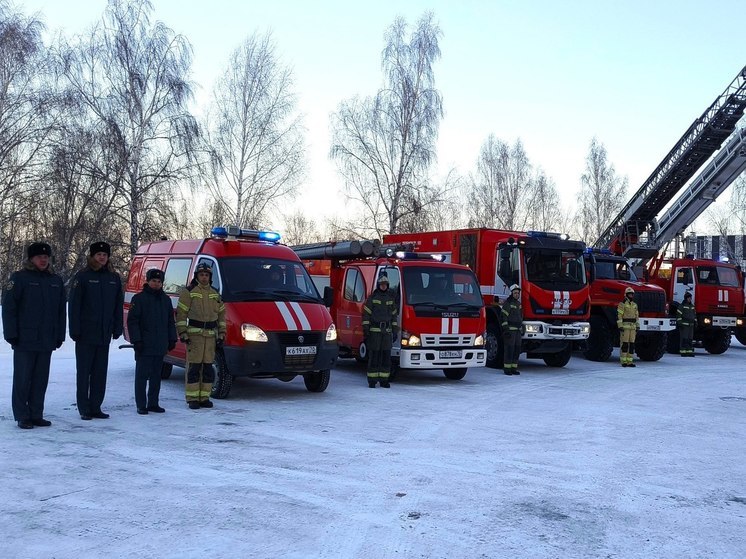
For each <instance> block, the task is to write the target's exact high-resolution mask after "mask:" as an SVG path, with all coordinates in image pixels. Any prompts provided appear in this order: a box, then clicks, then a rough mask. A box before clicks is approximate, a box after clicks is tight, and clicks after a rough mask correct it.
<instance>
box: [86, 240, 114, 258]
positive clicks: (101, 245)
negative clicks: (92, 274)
mask: <svg viewBox="0 0 746 559" xmlns="http://www.w3.org/2000/svg"><path fill="white" fill-rule="evenodd" d="M99 252H105V253H106V254H107V255H109V256H111V245H110V244H109V243H105V242H104V241H99V242H97V243H93V244H92V245H91V250H90V253H89V254H90V255H91V256H93V255H94V254H96V253H99Z"/></svg>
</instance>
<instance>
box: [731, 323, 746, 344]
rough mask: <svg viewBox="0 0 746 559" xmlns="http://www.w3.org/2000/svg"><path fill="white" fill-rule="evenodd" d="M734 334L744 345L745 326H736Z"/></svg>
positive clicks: (745, 340)
mask: <svg viewBox="0 0 746 559" xmlns="http://www.w3.org/2000/svg"><path fill="white" fill-rule="evenodd" d="M733 333H734V334H735V335H736V339H737V340H738V341H739V342H741V343H742V344H743V345H746V326H741V327H740V328H736V329H735V330H734V332H733Z"/></svg>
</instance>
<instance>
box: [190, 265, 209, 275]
mask: <svg viewBox="0 0 746 559" xmlns="http://www.w3.org/2000/svg"><path fill="white" fill-rule="evenodd" d="M200 272H207V273H208V274H210V275H212V266H210V265H209V264H208V263H207V262H200V263H199V264H197V267H196V268H195V269H194V275H195V276H196V275H197V274H199V273H200Z"/></svg>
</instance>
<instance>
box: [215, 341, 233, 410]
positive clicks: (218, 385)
mask: <svg viewBox="0 0 746 559" xmlns="http://www.w3.org/2000/svg"><path fill="white" fill-rule="evenodd" d="M214 366H215V382H213V383H212V392H211V395H212V397H213V398H215V399H217V400H222V399H223V398H227V397H228V394H230V392H231V386H233V375H232V374H231V373H230V371H229V370H228V365H227V363H226V362H225V355H224V354H223V351H222V350H218V351H216V352H215V361H214Z"/></svg>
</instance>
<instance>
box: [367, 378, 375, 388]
mask: <svg viewBox="0 0 746 559" xmlns="http://www.w3.org/2000/svg"><path fill="white" fill-rule="evenodd" d="M375 387H376V381H375V380H370V379H368V388H375Z"/></svg>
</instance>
